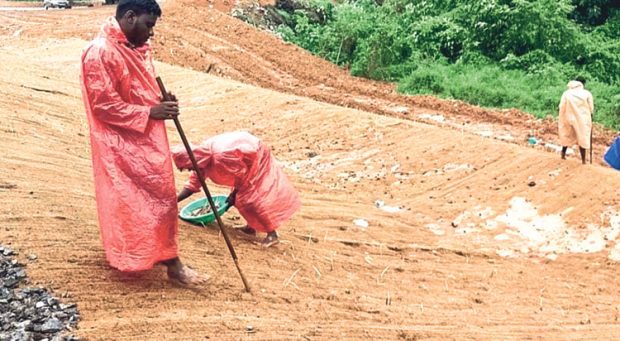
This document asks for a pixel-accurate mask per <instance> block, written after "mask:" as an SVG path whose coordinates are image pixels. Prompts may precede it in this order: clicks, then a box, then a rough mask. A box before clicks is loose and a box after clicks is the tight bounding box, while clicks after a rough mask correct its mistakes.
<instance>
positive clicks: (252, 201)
mask: <svg viewBox="0 0 620 341" xmlns="http://www.w3.org/2000/svg"><path fill="white" fill-rule="evenodd" d="M192 150H193V152H194V156H195V157H196V162H197V163H198V167H199V168H200V172H201V174H202V175H203V176H205V177H209V178H210V179H211V180H212V181H213V182H215V183H216V184H218V185H224V186H229V187H232V188H233V191H232V193H231V195H230V196H229V197H228V198H229V199H228V201H229V204H231V205H234V206H235V207H236V208H237V210H238V211H239V213H240V214H241V215H242V216H243V218H245V220H246V221H247V226H246V227H245V228H244V229H242V231H243V232H245V233H246V234H249V235H253V236H254V235H256V232H257V231H258V232H265V233H267V236H266V237H265V239H263V241H262V245H263V246H264V247H270V246H272V245H274V244H276V243H278V234H277V233H276V229H277V228H278V227H280V225H281V224H282V223H284V222H285V221H286V220H288V219H289V218H290V217H291V216H292V215H293V214H294V213H295V212H296V211H297V210H298V209H299V206H300V205H301V203H300V200H299V195H298V194H297V191H295V188H294V187H293V185H292V184H291V182H290V181H289V180H288V178H287V177H286V174H284V172H283V171H282V170H281V169H280V167H278V165H277V164H276V160H275V158H274V157H273V156H272V155H271V150H269V148H268V147H267V146H265V145H264V144H263V143H262V142H261V141H260V140H259V139H258V138H257V137H256V136H254V135H251V134H249V133H247V132H243V131H235V132H230V133H224V134H220V135H215V136H212V137H210V138H208V139H206V140H204V141H203V142H202V143H201V144H200V145H199V146H197V147H192ZM172 156H173V158H174V163H175V164H176V166H177V168H179V169H181V170H184V169H185V170H190V169H192V168H193V167H192V163H191V160H190V158H189V155H188V154H187V151H186V150H185V148H184V147H183V146H182V145H181V146H177V147H175V148H174V149H173V151H172ZM200 189H201V183H200V180H199V179H198V175H197V174H196V172H193V171H192V173H191V174H190V178H189V181H188V182H187V183H186V184H185V186H184V187H183V190H181V192H180V193H179V195H178V200H179V201H181V200H183V199H185V198H187V197H189V196H190V195H192V194H194V193H196V192H198V191H200Z"/></svg>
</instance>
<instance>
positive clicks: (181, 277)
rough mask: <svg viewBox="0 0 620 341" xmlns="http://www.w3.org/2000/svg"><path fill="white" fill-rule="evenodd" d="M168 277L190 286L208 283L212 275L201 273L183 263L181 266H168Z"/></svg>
mask: <svg viewBox="0 0 620 341" xmlns="http://www.w3.org/2000/svg"><path fill="white" fill-rule="evenodd" d="M168 278H170V279H171V280H173V281H176V282H179V283H180V284H182V285H186V286H189V285H203V284H206V283H207V282H208V281H209V278H210V277H209V275H207V274H203V275H201V274H199V273H198V272H196V270H194V269H192V268H190V267H188V266H185V265H181V266H180V267H175V266H170V267H168Z"/></svg>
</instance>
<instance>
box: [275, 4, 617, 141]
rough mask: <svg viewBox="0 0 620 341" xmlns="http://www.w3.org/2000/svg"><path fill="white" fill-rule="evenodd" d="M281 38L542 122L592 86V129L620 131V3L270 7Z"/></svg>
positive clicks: (416, 86) (361, 71)
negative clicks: (567, 97)
mask: <svg viewBox="0 0 620 341" xmlns="http://www.w3.org/2000/svg"><path fill="white" fill-rule="evenodd" d="M276 8H277V10H278V13H279V15H280V16H281V17H282V19H283V22H284V24H282V25H281V26H280V27H279V29H278V31H279V32H280V34H281V35H282V37H283V38H284V39H285V40H287V41H290V42H293V43H295V44H297V45H299V46H301V47H303V48H305V49H307V50H309V51H311V52H312V53H314V54H316V55H319V56H321V57H324V58H326V59H328V60H330V61H332V62H334V63H336V64H338V65H341V66H343V67H347V68H349V69H350V71H351V73H352V74H354V75H356V76H362V77H368V78H372V79H377V80H385V81H393V82H398V84H399V86H398V89H399V90H400V91H402V92H404V93H407V94H433V95H438V96H440V97H443V98H454V99H460V100H464V101H467V102H470V103H473V104H478V105H481V106H485V107H495V108H518V109H521V110H524V111H527V112H530V113H532V114H534V115H536V116H538V117H545V116H547V115H553V116H556V115H557V106H558V102H559V98H560V96H561V94H562V92H563V91H564V90H565V88H566V83H567V82H568V80H570V79H574V78H575V77H576V76H577V75H582V76H585V77H586V79H588V82H587V84H586V87H587V88H588V89H590V90H591V91H592V93H593V95H594V98H595V106H596V112H595V120H596V121H598V122H600V123H602V124H604V125H606V126H608V127H611V128H614V129H620V118H619V114H620V39H619V38H620V1H618V0H615V1H602V0H572V1H571V0H436V1H407V0H385V1H382V0H376V1H372V0H349V1H342V0H337V1H336V2H332V1H331V0H310V1H309V2H304V3H297V2H294V1H290V0H280V1H279V2H278V3H277V4H276Z"/></svg>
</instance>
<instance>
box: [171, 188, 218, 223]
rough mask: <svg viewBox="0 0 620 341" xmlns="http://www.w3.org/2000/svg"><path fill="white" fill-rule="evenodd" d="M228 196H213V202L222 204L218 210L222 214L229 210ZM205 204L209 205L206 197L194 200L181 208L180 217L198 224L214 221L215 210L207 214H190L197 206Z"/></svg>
mask: <svg viewBox="0 0 620 341" xmlns="http://www.w3.org/2000/svg"><path fill="white" fill-rule="evenodd" d="M226 198H227V196H225V195H215V196H213V202H214V203H215V204H216V205H219V206H220V208H219V209H218V210H217V213H219V214H220V216H221V215H222V214H224V213H225V212H226V211H228V208H229V207H228V203H227V202H226ZM205 205H209V203H208V201H207V198H206V197H204V198H201V199H198V200H194V201H192V202H190V203H189V204H187V205H185V207H183V208H182V209H181V212H179V218H181V219H183V220H185V221H187V222H190V223H192V224H196V225H207V224H210V223H212V222H214V221H215V214H213V212H209V213H207V214H203V215H198V216H191V215H190V213H191V212H192V211H194V210H195V209H197V208H201V207H204V206H205Z"/></svg>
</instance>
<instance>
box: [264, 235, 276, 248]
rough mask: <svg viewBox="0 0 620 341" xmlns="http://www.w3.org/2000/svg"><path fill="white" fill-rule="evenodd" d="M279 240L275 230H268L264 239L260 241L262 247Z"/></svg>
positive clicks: (271, 244)
mask: <svg viewBox="0 0 620 341" xmlns="http://www.w3.org/2000/svg"><path fill="white" fill-rule="evenodd" d="M279 242H280V240H278V234H277V233H275V232H270V233H269V234H267V237H265V239H263V241H262V242H261V245H262V246H263V247H264V248H267V247H270V246H273V245H276V244H278V243H279Z"/></svg>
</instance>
